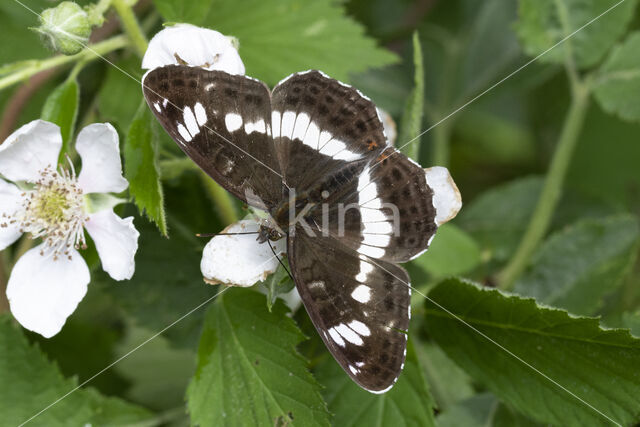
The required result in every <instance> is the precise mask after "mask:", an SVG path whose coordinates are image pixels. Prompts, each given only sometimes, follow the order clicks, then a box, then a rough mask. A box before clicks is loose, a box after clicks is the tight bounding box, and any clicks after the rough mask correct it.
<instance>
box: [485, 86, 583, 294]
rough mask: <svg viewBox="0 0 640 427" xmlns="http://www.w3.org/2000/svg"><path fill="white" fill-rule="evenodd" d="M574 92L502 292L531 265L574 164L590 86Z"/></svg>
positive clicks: (502, 275) (504, 273)
mask: <svg viewBox="0 0 640 427" xmlns="http://www.w3.org/2000/svg"><path fill="white" fill-rule="evenodd" d="M573 89H574V90H573V99H572V101H571V106H570V108H569V112H568V113H567V116H566V118H565V121H564V125H563V128H562V133H561V134H560V139H559V140H558V145H557V147H556V150H555V152H554V154H553V159H552V160H551V165H550V166H549V171H548V172H547V176H546V178H545V181H544V186H543V188H542V194H541V195H540V199H539V200H538V204H537V206H536V208H535V210H534V212H533V215H532V217H531V220H530V222H529V225H528V227H527V230H526V232H525V234H524V236H523V237H522V240H521V241H520V244H519V246H518V249H517V250H516V252H515V253H514V255H513V257H512V258H511V260H510V261H509V263H508V264H507V265H506V266H505V267H504V269H503V270H502V271H501V272H500V273H499V274H498V277H497V279H498V285H499V287H500V288H501V289H504V290H509V289H511V288H513V285H514V284H515V282H516V280H517V279H518V278H519V277H520V275H521V274H522V272H523V271H524V270H525V268H527V266H528V265H529V262H530V260H531V256H532V255H533V253H534V252H535V250H536V249H537V247H538V245H539V244H540V242H541V241H542V239H543V238H544V236H545V235H546V233H547V230H548V229H549V224H550V223H551V219H552V218H553V213H554V211H555V209H556V206H557V205H558V202H559V200H560V195H561V193H562V188H563V184H564V179H565V177H566V174H567V169H568V168H569V164H570V163H571V157H572V155H573V152H574V150H575V147H576V143H577V141H578V137H579V136H580V132H581V130H582V126H583V124H584V117H585V114H586V112H587V108H588V106H589V95H590V93H589V92H590V89H589V86H588V85H587V84H581V85H574V87H573Z"/></svg>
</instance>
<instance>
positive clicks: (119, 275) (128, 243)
mask: <svg viewBox="0 0 640 427" xmlns="http://www.w3.org/2000/svg"><path fill="white" fill-rule="evenodd" d="M84 226H85V228H86V229H87V231H88V232H89V235H90V236H91V238H92V239H93V242H94V243H95V244H96V249H97V250H98V255H99V256H100V261H101V262H102V268H103V269H104V271H106V272H107V273H109V276H111V277H112V278H113V279H115V280H125V279H127V280H128V279H131V276H133V272H134V270H135V262H134V257H135V255H136V251H137V250H138V237H139V236H140V233H138V230H136V228H135V227H134V226H133V217H132V216H130V217H128V218H120V217H119V216H118V215H116V214H115V213H113V212H112V211H110V210H105V211H100V212H97V213H94V214H91V215H89V221H87V222H86V223H85V225H84Z"/></svg>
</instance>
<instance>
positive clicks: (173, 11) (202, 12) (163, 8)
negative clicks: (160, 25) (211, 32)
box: [153, 0, 214, 25]
mask: <svg viewBox="0 0 640 427" xmlns="http://www.w3.org/2000/svg"><path fill="white" fill-rule="evenodd" d="M153 3H154V4H155V5H156V7H157V8H158V12H160V14H161V15H162V17H163V18H164V19H165V21H170V22H188V23H190V24H193V25H199V24H201V23H202V21H203V20H204V18H206V16H207V13H208V12H209V9H211V6H212V4H213V3H214V2H212V1H211V0H189V1H182V0H153Z"/></svg>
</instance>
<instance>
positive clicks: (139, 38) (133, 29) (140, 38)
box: [111, 0, 148, 56]
mask: <svg viewBox="0 0 640 427" xmlns="http://www.w3.org/2000/svg"><path fill="white" fill-rule="evenodd" d="M111 4H112V5H113V7H114V9H115V10H116V12H117V13H118V16H120V22H121V23H122V28H123V29H124V32H125V33H126V34H127V36H129V39H130V40H131V42H132V43H133V46H134V47H135V49H136V52H137V53H138V55H140V56H144V53H145V52H146V51H147V45H148V43H147V38H146V36H145V35H144V33H143V32H142V28H140V24H139V23H138V19H137V18H136V15H135V14H134V13H133V9H132V8H131V6H129V4H127V3H126V2H125V0H113V1H112V2H111Z"/></svg>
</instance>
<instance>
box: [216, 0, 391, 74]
mask: <svg viewBox="0 0 640 427" xmlns="http://www.w3.org/2000/svg"><path fill="white" fill-rule="evenodd" d="M205 25H207V26H209V27H211V28H215V29H216V30H218V31H220V32H222V33H223V34H227V35H231V36H234V37H237V38H238V40H239V41H240V56H242V60H243V62H244V64H245V66H246V69H247V74H248V75H250V76H254V77H257V78H259V79H260V80H263V81H265V82H266V83H267V84H270V85H272V84H274V83H276V82H277V81H278V80H280V79H282V78H283V77H286V76H287V75H289V74H291V73H293V72H296V71H302V70H307V69H310V68H315V69H319V70H322V71H324V72H325V73H327V74H329V75H330V76H331V77H333V78H336V79H339V80H343V81H347V80H348V79H349V73H354V72H359V71H363V70H365V69H367V68H371V67H380V66H383V65H386V64H390V63H392V62H394V61H396V56H395V55H394V54H392V53H391V52H389V51H387V50H384V49H381V48H379V47H377V46H376V44H375V42H374V41H373V40H372V39H370V38H368V37H366V36H365V35H364V29H363V28H362V27H361V26H360V25H359V24H357V23H356V22H354V21H353V20H352V19H350V18H348V17H346V16H345V14H344V9H343V7H342V6H340V4H339V3H336V2H334V1H332V0H316V1H313V2H308V1H305V0H246V1H244V2H243V3H242V7H238V3H237V2H236V1H234V0H221V1H218V2H216V3H215V7H214V8H212V10H211V13H210V14H209V17H208V18H207V19H206V20H205Z"/></svg>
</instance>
